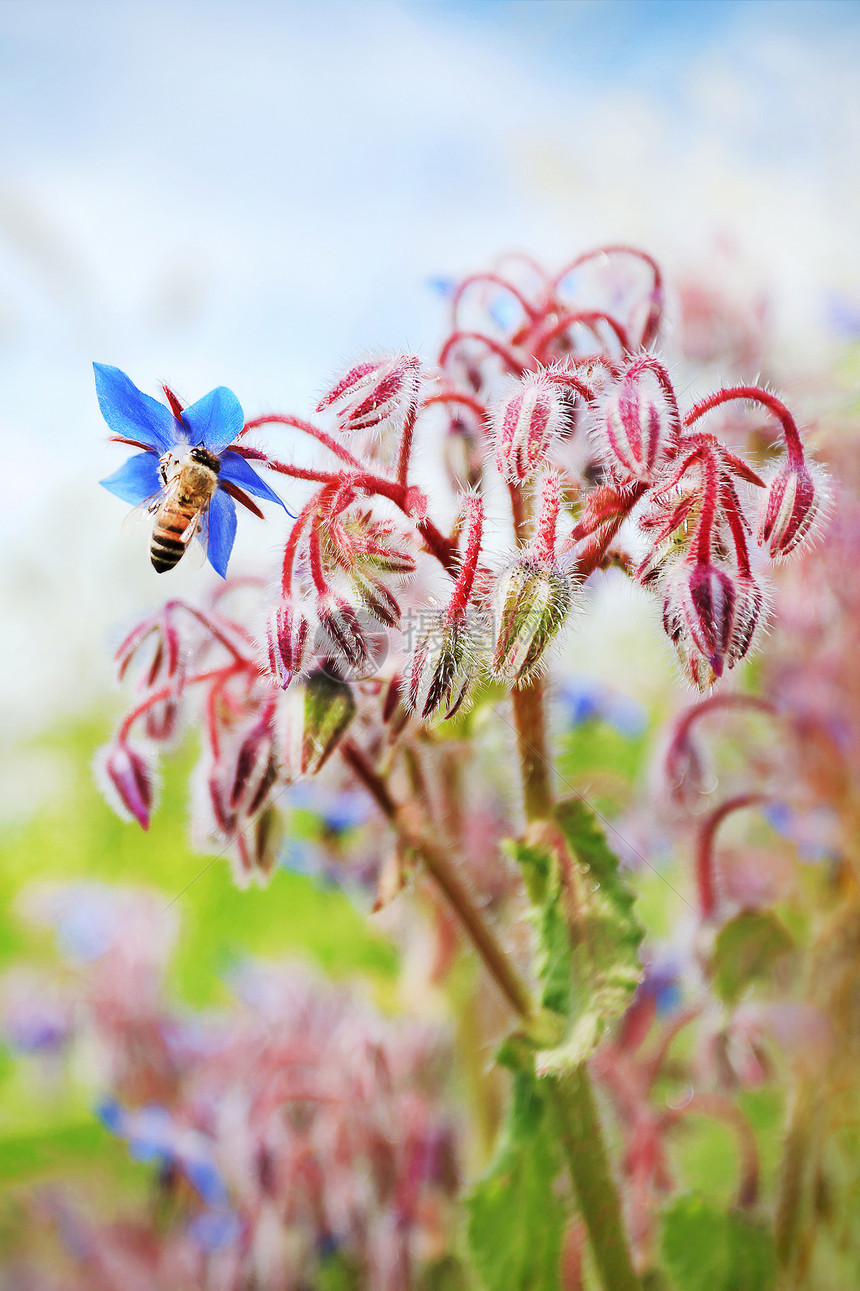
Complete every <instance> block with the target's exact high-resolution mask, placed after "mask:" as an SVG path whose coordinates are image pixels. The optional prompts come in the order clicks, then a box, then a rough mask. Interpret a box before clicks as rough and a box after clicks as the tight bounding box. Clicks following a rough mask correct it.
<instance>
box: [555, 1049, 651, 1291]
mask: <svg viewBox="0 0 860 1291" xmlns="http://www.w3.org/2000/svg"><path fill="white" fill-rule="evenodd" d="M552 1091H553V1102H554V1105H555V1113H556V1118H557V1121H558V1126H559V1135H560V1138H561V1145H562V1147H563V1149H564V1154H565V1157H566V1158H567V1163H568V1168H569V1169H570V1173H571V1177H572V1179H573V1186H574V1190H575V1192H576V1198H577V1201H578V1202H579V1209H580V1212H581V1214H582V1218H583V1220H584V1221H585V1227H586V1229H587V1230H588V1236H589V1241H590V1244H591V1256H592V1259H593V1260H594V1264H595V1266H596V1268H597V1271H598V1274H599V1276H600V1280H601V1282H602V1283H603V1286H604V1287H605V1288H606V1291H640V1286H641V1284H640V1282H639V1279H638V1278H637V1276H636V1274H635V1272H634V1271H633V1264H632V1261H631V1259H630V1251H629V1248H628V1246H627V1236H626V1234H625V1232H624V1223H623V1220H622V1216H621V1204H620V1200H619V1196H618V1189H617V1188H616V1186H615V1180H614V1179H613V1177H612V1171H611V1169H610V1165H609V1159H608V1157H607V1153H606V1147H605V1144H604V1141H603V1131H602V1129H601V1126H600V1118H599V1116H598V1114H597V1107H596V1105H595V1102H594V1094H593V1092H592V1088H591V1081H590V1079H589V1076H588V1071H587V1069H586V1067H585V1064H584V1063H583V1064H582V1065H581V1066H579V1067H576V1068H575V1069H574V1070H573V1071H572V1072H570V1073H569V1074H567V1075H565V1076H562V1077H558V1078H554V1079H553V1080H552Z"/></svg>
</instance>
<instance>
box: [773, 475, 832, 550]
mask: <svg viewBox="0 0 860 1291" xmlns="http://www.w3.org/2000/svg"><path fill="white" fill-rule="evenodd" d="M825 496H826V489H825V486H824V481H823V479H822V478H821V473H820V471H819V470H818V469H817V468H815V467H813V469H812V470H810V469H809V467H808V466H807V464H806V462H805V461H803V460H802V459H801V460H800V461H798V462H790V461H789V462H786V464H785V465H784V466H783V467H782V469H781V470H779V471H778V472H777V473H776V475H775V476H774V477H773V479H772V480H771V481H770V483H769V484H768V486H767V489H766V491H765V494H764V497H763V499H762V503H761V511H760V513H759V527H758V540H759V542H760V543H761V545H762V546H763V547H766V548H767V550H768V551H769V552H770V554H771V556H773V557H774V558H779V557H780V556H788V555H790V554H791V553H792V552H793V551H794V550H795V549H796V548H797V547H799V546H800V545H801V543H802V542H803V541H804V539H806V538H808V537H809V536H810V532H811V530H812V528H813V526H814V524H815V521H816V519H817V518H818V516H819V515H820V513H821V505H822V502H823V500H824V498H825Z"/></svg>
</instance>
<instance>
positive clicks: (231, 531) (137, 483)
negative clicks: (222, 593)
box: [93, 363, 286, 578]
mask: <svg viewBox="0 0 860 1291" xmlns="http://www.w3.org/2000/svg"><path fill="white" fill-rule="evenodd" d="M93 368H94V370H95V374H96V393H97V395H98V400H99V407H100V408H101V410H102V416H103V417H104V419H105V421H106V422H107V424H108V425H109V426H110V428H111V430H112V431H113V433H114V438H115V439H117V440H118V441H119V442H120V443H123V444H131V445H133V446H134V447H136V448H142V449H145V452H142V453H136V454H135V455H134V457H130V458H129V459H128V461H127V462H126V463H125V465H124V466H121V467H120V469H119V470H118V471H115V472H114V474H113V475H109V476H108V478H107V479H106V480H102V481H101V483H102V484H103V485H104V487H105V488H106V489H108V490H109V492H111V493H115V494H116V496H117V497H118V498H122V500H123V501H124V502H130V503H131V504H132V506H138V505H140V503H141V502H145V501H147V499H148V498H151V497H154V496H155V494H157V493H159V492H160V490H161V488H162V486H163V484H164V480H163V479H162V476H161V472H160V470H159V459H160V458H161V456H162V454H164V453H177V452H179V453H181V452H182V451H183V450H185V449H188V448H192V447H200V446H202V447H203V448H205V449H208V451H209V452H210V453H212V454H214V455H215V456H216V457H217V458H218V459H219V462H220V471H219V474H218V487H217V489H216V490H215V494H214V496H213V498H212V500H211V502H210V503H209V507H208V524H209V543H208V550H207V555H208V557H209V563H210V564H211V566H212V568H213V569H214V570H215V571H216V572H217V573H219V574H220V575H221V577H222V578H225V577H226V575H227V562H228V561H229V559H230V553H231V551H232V550H233V540H234V538H235V536H236V503H235V502H234V498H236V499H237V500H238V501H240V502H243V503H244V505H245V506H247V507H248V508H249V509H250V510H252V511H254V512H256V514H257V515H260V514H261V512H260V511H259V510H258V508H257V507H256V506H255V505H254V504H253V503H252V502H251V501H250V499H249V498H247V497H246V494H248V493H252V494H254V496H255V497H258V498H266V499H267V500H268V501H270V502H277V503H278V504H279V506H282V507H284V503H283V502H282V501H281V499H280V498H279V497H278V495H277V493H275V492H274V491H273V490H272V489H270V488H269V486H268V484H265V483H264V482H263V481H262V480H261V479H260V477H259V476H258V475H257V473H256V471H254V470H252V468H251V467H250V466H249V465H248V463H247V461H246V460H245V458H244V457H242V455H241V454H240V453H237V452H234V451H233V450H231V449H229V448H228V447H227V446H228V444H231V443H232V442H233V440H234V439H235V438H236V436H237V435H238V434H239V432H240V431H241V429H242V427H243V425H244V424H245V417H244V413H243V412H242V406H241V404H240V403H239V400H238V399H237V398H236V396H235V395H234V394H233V392H232V390H227V389H226V387H224V386H218V388H217V389H216V390H210V391H209V393H208V394H206V395H204V396H203V398H202V399H198V400H197V402H196V403H193V404H191V405H190V407H188V408H185V409H183V410H182V412H181V414H180V413H178V411H177V414H176V415H174V413H173V411H171V409H170V408H166V407H165V406H164V404H161V403H158V401H157V400H156V399H151V398H150V397H149V395H146V394H144V393H143V391H142V390H138V388H137V386H136V385H134V383H133V382H132V381H131V380H129V378H128V377H127V376H126V375H125V373H124V372H121V371H120V370H119V368H113V367H109V366H108V365H107V364H104V363H94V364H93ZM284 510H285V511H286V507H284Z"/></svg>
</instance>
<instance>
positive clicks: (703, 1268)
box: [662, 1193, 776, 1291]
mask: <svg viewBox="0 0 860 1291" xmlns="http://www.w3.org/2000/svg"><path fill="white" fill-rule="evenodd" d="M662 1253H663V1260H664V1262H665V1266H666V1271H667V1272H668V1274H669V1276H670V1277H671V1279H672V1283H673V1285H674V1288H675V1291H770V1289H771V1288H772V1287H773V1286H774V1285H775V1283H776V1252H775V1250H774V1244H773V1238H772V1237H771V1235H770V1233H769V1232H768V1231H767V1229H766V1228H764V1227H762V1225H761V1224H759V1223H758V1222H757V1221H756V1220H755V1219H754V1218H752V1217H751V1216H750V1215H748V1214H745V1213H743V1212H741V1211H729V1212H728V1213H726V1212H725V1211H723V1210H722V1209H721V1208H720V1207H719V1206H717V1205H715V1204H714V1203H713V1202H711V1201H708V1200H707V1199H706V1198H704V1197H702V1196H701V1195H700V1194H698V1193H687V1194H685V1195H684V1196H682V1197H678V1198H676V1200H675V1201H673V1202H672V1203H671V1205H670V1206H669V1207H668V1208H667V1210H666V1211H664V1214H663V1238H662Z"/></svg>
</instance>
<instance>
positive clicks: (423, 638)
mask: <svg viewBox="0 0 860 1291" xmlns="http://www.w3.org/2000/svg"><path fill="white" fill-rule="evenodd" d="M475 669H476V658H475V649H474V642H473V633H472V628H471V626H470V624H469V623H468V622H467V620H466V619H465V618H461V619H456V620H455V621H453V622H452V621H450V620H449V619H448V618H446V616H445V615H444V614H438V615H434V616H433V618H432V621H431V622H430V623H429V624H428V625H427V626H426V627H425V628H424V630H423V632H422V633H421V635H420V636H419V638H418V642H417V644H416V646H415V649H414V650H413V652H412V657H411V658H410V660H409V663H408V664H407V667H406V672H405V674H404V678H403V700H404V703H405V705H406V707H407V708H408V709H410V710H411V711H413V712H415V713H417V714H418V716H419V717H422V718H425V719H427V718H430V717H433V716H434V715H435V714H436V713H438V712H442V713H443V714H444V716H445V717H446V718H448V717H453V716H454V714H455V713H456V712H457V710H458V709H459V708H460V706H461V704H462V703H463V701H464V699H465V698H466V696H467V694H468V692H469V689H470V687H471V684H472V681H473V678H474V675H475Z"/></svg>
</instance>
